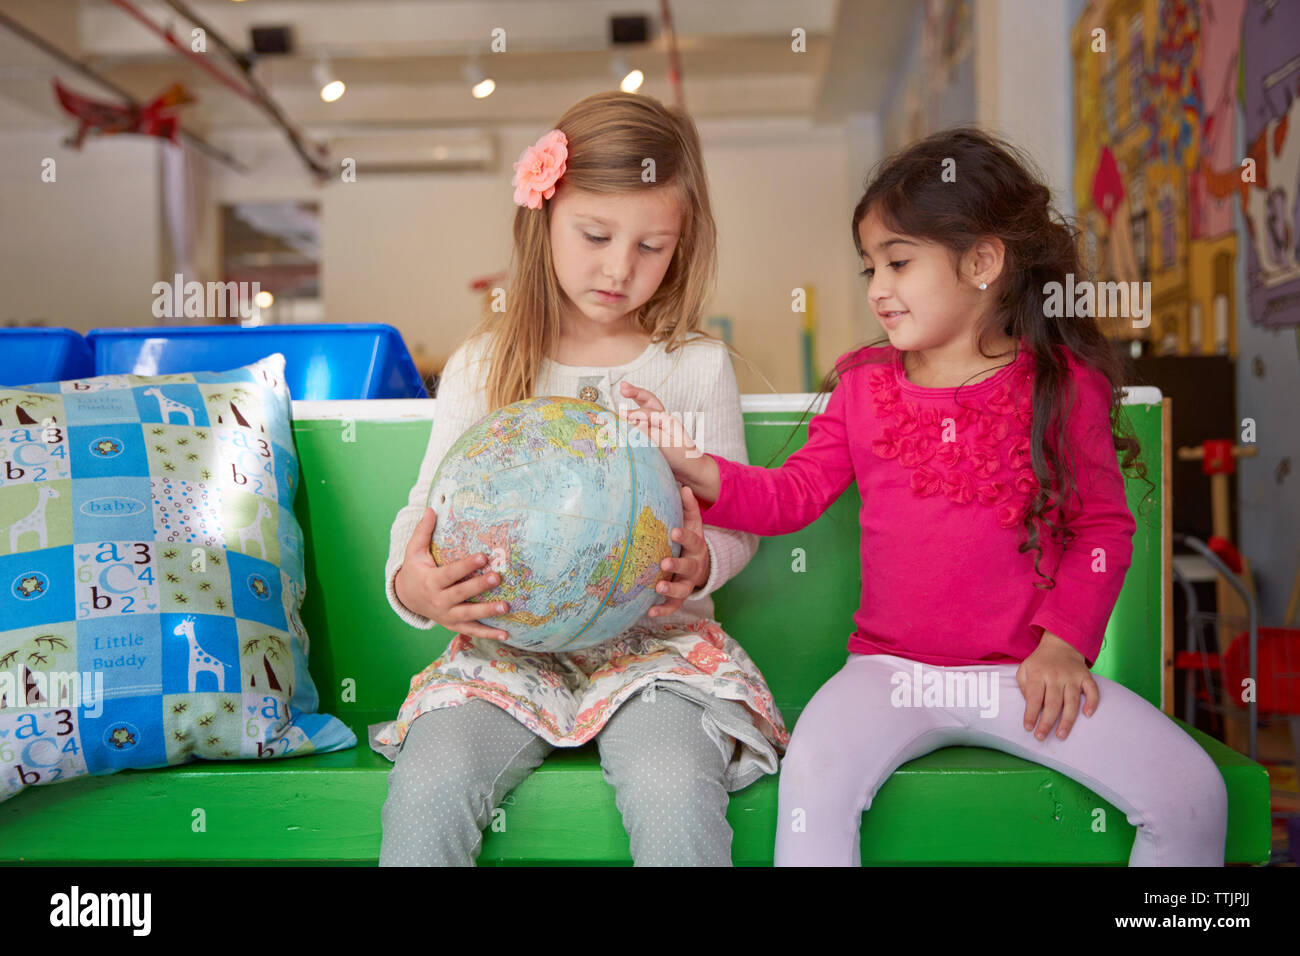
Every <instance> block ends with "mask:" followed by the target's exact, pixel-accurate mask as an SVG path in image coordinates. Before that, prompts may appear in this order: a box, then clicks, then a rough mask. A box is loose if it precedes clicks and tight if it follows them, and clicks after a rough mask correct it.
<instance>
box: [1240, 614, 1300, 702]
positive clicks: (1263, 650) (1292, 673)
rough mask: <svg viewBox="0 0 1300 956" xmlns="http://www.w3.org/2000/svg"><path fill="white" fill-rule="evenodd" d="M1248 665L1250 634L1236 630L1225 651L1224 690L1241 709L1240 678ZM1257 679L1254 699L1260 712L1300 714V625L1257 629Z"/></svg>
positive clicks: (1244, 673)
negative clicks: (1237, 632)
mask: <svg viewBox="0 0 1300 956" xmlns="http://www.w3.org/2000/svg"><path fill="white" fill-rule="evenodd" d="M1249 666H1250V634H1249V633H1248V632H1243V633H1241V634H1238V635H1237V637H1236V639H1235V640H1234V641H1233V642H1232V646H1231V647H1229V648H1228V653H1227V654H1225V655H1224V661H1223V670H1224V678H1225V680H1226V681H1227V687H1226V690H1227V691H1228V696H1229V697H1230V698H1232V701H1233V703H1234V704H1236V705H1237V706H1238V707H1240V708H1241V709H1242V710H1245V709H1246V704H1245V703H1244V702H1243V701H1242V699H1241V689H1242V688H1241V682H1242V681H1243V680H1244V679H1245V678H1246V676H1247V668H1248V667H1249ZM1258 666H1259V680H1257V681H1256V682H1255V703H1256V705H1257V706H1258V708H1259V712H1260V713H1261V714H1300V628H1294V627H1261V628H1260V629H1259V657H1258Z"/></svg>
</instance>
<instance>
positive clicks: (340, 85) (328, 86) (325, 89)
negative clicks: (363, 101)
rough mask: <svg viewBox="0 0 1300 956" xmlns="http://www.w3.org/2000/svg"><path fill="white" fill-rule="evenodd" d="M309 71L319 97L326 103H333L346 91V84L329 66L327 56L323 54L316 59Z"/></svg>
mask: <svg viewBox="0 0 1300 956" xmlns="http://www.w3.org/2000/svg"><path fill="white" fill-rule="evenodd" d="M311 72H312V77H313V78H314V79H315V80H316V88H317V89H319V90H320V98H321V99H322V100H324V101H325V102H326V103H333V102H334V101H336V100H337V99H338V98H339V97H341V96H342V95H343V94H344V93H346V92H347V89H348V88H347V84H345V83H344V82H343V81H342V80H340V79H339V78H338V77H337V76H336V75H335V73H334V70H333V69H332V68H331V67H330V61H329V57H324V56H323V57H321V58H320V59H319V60H317V61H316V65H315V66H314V67H312V71H311Z"/></svg>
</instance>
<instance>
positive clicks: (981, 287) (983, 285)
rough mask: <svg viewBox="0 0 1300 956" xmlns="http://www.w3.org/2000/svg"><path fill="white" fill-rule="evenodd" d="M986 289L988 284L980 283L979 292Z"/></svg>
mask: <svg viewBox="0 0 1300 956" xmlns="http://www.w3.org/2000/svg"><path fill="white" fill-rule="evenodd" d="M988 287H989V284H988V283H987V282H981V283H980V291H981V292H982V291H984V290H985V289H987V288H988Z"/></svg>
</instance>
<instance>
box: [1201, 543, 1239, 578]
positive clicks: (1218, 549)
mask: <svg viewBox="0 0 1300 956" xmlns="http://www.w3.org/2000/svg"><path fill="white" fill-rule="evenodd" d="M1205 543H1206V544H1207V545H1209V547H1210V550H1211V551H1213V552H1214V553H1215V555H1216V556H1217V557H1218V559H1219V560H1220V561H1222V562H1223V563H1224V564H1226V565H1227V566H1228V569H1229V570H1231V571H1232V573H1233V574H1240V573H1241V567H1242V565H1241V552H1240V551H1238V550H1237V549H1236V548H1234V547H1233V546H1232V542H1231V541H1229V540H1228V539H1227V538H1220V537H1219V536H1218V535H1217V534H1216V535H1214V537H1212V538H1210V540H1209V541H1207V542H1205Z"/></svg>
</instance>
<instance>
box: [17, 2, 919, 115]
mask: <svg viewBox="0 0 1300 956" xmlns="http://www.w3.org/2000/svg"><path fill="white" fill-rule="evenodd" d="M132 2H133V3H134V4H135V5H136V6H137V7H138V8H139V9H140V10H141V12H143V13H144V14H145V15H146V16H148V17H149V18H150V19H151V20H153V21H154V22H156V23H159V24H163V25H171V26H172V28H173V29H174V30H175V33H176V35H177V37H178V39H182V40H185V41H188V38H189V37H190V30H191V29H192V28H193V24H191V23H190V22H188V21H187V20H185V18H183V17H181V16H179V15H178V14H177V12H176V11H175V10H173V9H172V8H171V7H169V6H168V5H166V4H164V3H162V2H158V0H132ZM186 5H187V6H188V7H189V8H190V9H191V10H193V11H194V12H195V13H196V14H197V15H198V16H199V17H200V18H202V19H204V20H206V21H208V22H209V23H210V25H211V26H212V28H213V29H214V30H216V31H218V32H219V33H221V34H222V35H223V36H224V37H225V38H226V39H227V40H228V41H229V42H230V43H231V44H232V45H233V46H234V47H236V48H237V49H240V50H246V49H248V48H249V47H250V45H251V41H250V39H249V33H248V30H249V27H250V26H253V25H280V24H287V25H289V26H290V27H291V28H292V31H293V35H294V40H295V44H296V47H297V50H296V52H295V53H294V54H293V55H290V56H280V57H266V58H264V59H263V60H262V61H261V62H260V63H258V65H257V66H256V68H255V71H256V74H255V75H256V76H257V77H258V79H259V80H260V82H261V83H262V84H263V85H264V86H265V87H266V88H267V90H268V91H269V92H270V94H271V96H272V97H273V98H274V99H275V100H276V101H277V102H278V103H279V105H280V106H281V108H282V109H283V110H284V112H285V113H286V114H287V116H288V117H289V119H290V120H291V121H292V122H293V123H295V124H296V125H298V126H300V127H304V128H308V127H309V128H315V129H321V128H328V127H330V126H335V125H337V126H340V127H348V128H352V129H357V128H364V127H365V126H367V125H370V126H375V127H384V128H392V127H394V126H406V125H409V126H423V127H436V126H448V127H453V126H454V127H465V126H484V127H490V126H493V125H496V124H503V123H548V122H553V121H554V120H555V118H556V117H557V116H558V114H559V113H560V112H562V111H563V109H564V108H566V107H567V106H568V105H569V104H571V103H573V102H576V101H577V100H579V99H581V98H582V97H584V96H587V95H590V94H591V93H594V92H597V91H599V90H601V89H614V88H616V86H617V80H616V79H615V77H614V74H613V73H612V72H611V66H612V56H613V54H612V49H613V48H612V46H611V44H610V41H609V35H608V34H609V27H608V19H609V17H610V16H612V15H627V14H637V13H641V14H645V15H647V16H648V17H649V18H650V20H651V24H652V32H658V23H659V16H660V14H659V10H660V3H659V0H244V2H238V3H237V2H232V0H186ZM918 5H919V4H918V3H915V2H912V0H672V6H671V10H672V16H673V20H674V26H675V27H676V30H677V35H678V48H679V50H680V55H681V66H682V74H683V78H684V89H685V96H686V105H687V108H688V109H689V110H690V112H691V113H692V114H693V115H694V116H696V117H697V118H704V117H765V116H779V117H806V118H809V119H812V120H815V121H817V122H837V121H839V120H841V119H843V118H844V117H845V116H846V115H848V114H850V113H864V112H874V111H876V110H877V109H878V108H879V106H880V101H881V99H882V97H883V96H884V93H885V89H886V87H887V85H888V79H889V77H890V75H891V74H892V73H893V72H894V70H895V69H896V68H897V66H898V63H899V60H900V58H901V56H902V54H903V52H904V50H905V48H906V46H907V43H908V39H909V36H910V35H911V31H912V29H913V25H914V21H915V16H916V13H917V9H916V8H917V6H918ZM0 13H3V14H6V15H7V16H9V17H10V18H12V19H13V20H15V21H18V22H19V23H21V24H22V25H23V26H25V27H26V28H28V29H29V30H31V31H32V32H33V33H36V34H38V35H40V36H41V37H43V38H44V39H46V40H47V41H49V42H50V43H52V44H53V45H55V46H57V47H59V48H60V49H62V50H64V51H65V52H67V53H69V54H71V55H72V56H74V57H76V58H77V59H79V60H82V61H83V62H85V63H87V64H88V65H89V66H91V67H93V68H94V69H95V70H97V71H98V72H100V73H102V74H104V75H105V76H106V77H108V78H109V79H110V80H112V81H113V82H114V83H115V84H117V85H118V86H120V87H121V88H123V89H125V90H127V91H128V92H129V93H131V94H132V95H133V96H135V97H136V98H137V99H140V100H145V101H147V100H149V99H152V98H153V97H154V96H156V95H157V94H158V93H159V92H161V91H162V89H164V88H165V87H166V86H168V85H169V84H170V83H172V82H175V81H180V82H181V83H183V84H184V85H185V86H186V87H187V88H188V89H189V90H190V92H191V93H193V94H194V95H195V96H196V97H197V100H198V102H197V103H196V104H194V105H191V106H187V107H185V109H184V110H183V111H182V113H181V117H182V123H183V125H184V126H185V128H186V129H189V130H191V131H194V132H196V133H199V134H206V133H208V132H212V131H226V130H233V129H237V128H265V127H266V126H267V125H268V120H267V118H266V117H265V115H264V114H263V113H262V112H261V111H260V110H258V109H257V108H255V107H254V106H253V105H251V104H250V103H248V102H246V101H244V100H242V99H241V98H240V97H238V96H237V95H235V94H234V93H233V92H231V91H230V90H228V89H226V88H225V87H223V86H222V85H220V84H219V83H218V82H217V81H216V80H214V79H213V78H212V77H210V76H209V75H208V74H207V73H206V72H204V71H203V70H202V69H200V68H199V67H197V66H196V65H194V64H193V63H191V62H188V61H187V60H185V59H183V58H182V57H181V56H179V55H178V54H176V53H175V52H174V51H172V50H171V49H169V48H168V47H167V45H166V44H165V43H164V41H163V40H162V39H161V38H159V37H157V36H156V35H154V34H152V33H150V32H149V31H148V30H146V29H145V28H144V27H143V26H142V25H140V24H139V23H137V22H136V21H135V20H133V19H132V18H131V17H130V16H129V15H128V14H127V13H126V12H124V11H123V10H121V9H120V8H118V7H117V6H116V5H114V4H113V3H111V2H109V0H0ZM498 27H499V28H503V29H504V30H505V31H506V32H505V38H506V52H504V53H493V52H490V50H489V44H490V42H491V38H492V31H493V29H494V28H498ZM796 28H802V29H803V30H804V31H806V35H807V52H805V53H795V52H792V50H791V42H792V41H791V32H792V31H793V30H794V29H796ZM620 49H621V51H622V53H623V57H624V59H625V60H626V63H627V65H628V67H629V68H632V67H635V68H638V69H641V70H642V71H643V72H644V73H645V74H646V82H645V85H644V86H643V87H642V90H643V91H644V92H647V93H651V94H653V95H655V96H658V97H660V98H662V99H664V100H665V101H670V100H671V95H672V94H671V89H670V87H669V84H668V58H667V55H666V52H665V43H664V40H663V38H662V37H656V38H655V39H654V40H652V41H651V42H650V43H647V44H645V45H639V46H630V47H626V46H625V47H621V48H620ZM321 55H327V56H328V57H329V58H330V60H331V63H332V65H333V67H334V70H335V72H336V73H337V74H338V75H339V76H340V78H342V79H343V80H344V81H345V82H346V83H347V84H348V92H347V94H346V95H345V96H344V97H343V98H342V99H341V100H339V101H338V102H336V103H333V104H326V103H323V102H321V100H320V98H319V96H318V95H317V86H316V84H315V82H314V81H313V78H312V67H313V64H314V63H315V62H316V59H317V57H319V56H321ZM207 56H208V57H209V58H210V60H211V61H212V62H215V63H217V64H219V65H220V66H221V67H222V68H223V69H225V70H227V71H228V72H230V73H232V74H234V73H235V72H236V68H235V67H234V65H233V64H232V63H231V62H230V61H229V60H228V59H227V58H226V57H225V56H224V55H222V54H221V53H220V52H219V51H218V50H217V47H216V45H215V44H214V43H212V42H211V40H209V42H208V48H207ZM475 59H477V62H478V63H479V64H480V65H481V66H482V68H483V70H484V72H485V73H486V74H487V75H488V76H490V77H492V78H493V79H495V80H496V83H497V88H496V92H495V93H493V94H492V95H491V96H490V97H488V98H486V99H484V100H476V99H474V98H473V97H471V96H470V95H469V85H470V84H469V82H468V81H467V80H466V79H465V70H466V68H467V66H468V65H469V64H470V63H471V62H472V61H473V60H475ZM56 76H57V77H58V78H59V79H60V81H61V82H63V83H64V85H66V86H69V87H71V88H73V89H76V90H78V91H79V92H82V93H85V94H87V95H90V96H95V97H97V98H102V99H105V100H110V101H112V100H113V99H114V97H113V96H112V95H111V94H109V93H108V92H107V91H105V90H104V89H103V88H102V87H100V86H99V85H97V84H96V83H94V82H93V81H90V80H87V79H85V78H84V77H81V76H79V75H78V74H77V73H76V72H75V71H73V70H71V69H69V68H68V67H66V66H63V65H61V64H59V63H57V62H56V61H54V60H52V59H51V58H50V57H49V56H47V55H46V54H44V53H42V52H40V51H39V50H37V49H35V48H33V47H32V46H30V45H29V44H27V43H25V42H24V41H22V40H20V39H19V38H18V37H16V36H14V35H13V34H12V33H11V32H10V31H8V30H6V29H4V28H3V26H0V129H4V128H16V127H24V126H28V127H30V126H48V125H50V124H51V123H65V124H67V125H68V126H69V127H70V126H71V120H70V119H69V118H67V117H65V116H63V114H62V113H61V112H60V111H59V110H58V108H57V106H56V104H55V101H54V95H53V91H52V89H51V80H52V79H53V78H54V77H56Z"/></svg>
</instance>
